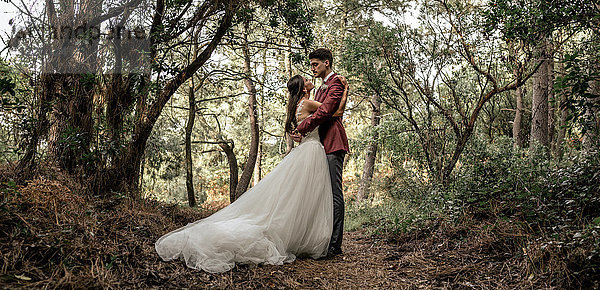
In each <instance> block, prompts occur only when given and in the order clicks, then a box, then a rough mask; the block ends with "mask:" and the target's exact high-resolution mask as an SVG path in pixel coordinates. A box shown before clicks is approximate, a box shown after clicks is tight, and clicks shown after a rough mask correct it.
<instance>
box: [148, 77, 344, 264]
mask: <svg viewBox="0 0 600 290" xmlns="http://www.w3.org/2000/svg"><path fill="white" fill-rule="evenodd" d="M340 79H341V80H342V82H343V84H344V85H345V87H346V91H345V92H344V97H343V99H342V102H341V103H340V108H339V109H338V111H337V112H336V113H335V115H334V116H339V115H341V114H343V110H344V107H345V106H344V105H345V98H346V95H347V90H348V85H347V82H346V80H345V79H343V77H340ZM287 88H288V90H289V93H290V95H289V99H288V107H287V120H286V124H285V130H286V132H288V133H292V131H293V130H295V128H296V126H297V125H298V123H299V122H301V121H302V120H304V119H306V118H307V117H308V116H310V114H311V113H312V112H314V111H316V109H317V108H318V107H319V105H321V104H320V103H319V102H316V101H312V100H309V99H308V98H309V95H310V91H311V90H312V89H313V88H314V85H313V84H312V83H311V82H310V81H309V80H307V79H306V78H304V77H302V76H300V75H296V76H294V77H293V78H291V79H290V80H289V81H288V83H287ZM332 211H333V205H332V193H331V181H330V177H329V168H328V165H327V159H326V157H325V151H324V149H323V145H322V144H321V143H320V140H319V130H318V128H317V129H315V130H313V131H312V132H311V133H309V134H308V135H307V136H306V137H304V138H303V139H302V142H301V143H300V145H299V146H298V147H296V148H295V149H294V150H292V151H291V152H290V153H289V154H288V155H287V156H286V157H285V158H283V160H282V161H281V163H279V164H278V165H277V167H275V168H274V169H273V170H272V171H271V172H270V173H269V174H267V176H265V177H264V178H263V179H262V180H261V181H260V182H259V183H258V184H256V185H255V186H254V187H252V188H251V189H250V190H248V191H247V192H246V193H244V194H243V195H242V196H241V197H240V198H238V199H237V200H236V201H235V202H233V203H231V204H230V205H228V206H227V207H225V208H223V209H221V210H220V211H218V212H216V213H214V214H213V215H211V216H209V217H207V218H204V219H201V220H199V221H196V222H194V223H190V224H188V225H186V226H184V227H182V228H180V229H177V230H175V231H172V232H170V233H168V234H166V235H164V236H162V237H161V238H160V239H158V241H157V242H156V244H155V249H156V252H158V255H159V256H160V257H161V258H162V259H163V260H165V261H170V260H173V259H177V258H183V259H184V260H185V263H186V264H187V266H188V267H190V268H194V269H202V270H204V271H206V272H210V273H220V272H225V271H229V270H231V269H232V268H233V267H234V266H235V263H240V264H249V263H254V264H270V265H281V264H283V263H290V262H293V261H294V260H295V259H296V257H297V256H306V257H311V258H314V259H316V258H320V257H324V256H325V255H327V248H328V245H329V239H330V238H331V233H332V228H333V221H332V219H333V213H332Z"/></svg>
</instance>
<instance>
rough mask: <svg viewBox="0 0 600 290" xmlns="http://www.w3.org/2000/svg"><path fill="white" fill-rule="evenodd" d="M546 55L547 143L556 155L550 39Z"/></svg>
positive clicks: (554, 105) (554, 103)
mask: <svg viewBox="0 0 600 290" xmlns="http://www.w3.org/2000/svg"><path fill="white" fill-rule="evenodd" d="M546 50H547V51H546V53H547V55H548V63H547V69H548V143H549V144H550V151H551V152H552V153H556V142H555V141H554V135H555V134H554V133H555V131H556V130H555V127H556V124H555V121H554V119H555V118H554V115H555V113H554V112H555V109H554V108H555V107H556V101H555V99H554V55H553V53H552V51H553V43H552V38H550V39H549V41H548V45H547V46H546Z"/></svg>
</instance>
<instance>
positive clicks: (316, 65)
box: [310, 58, 329, 78]
mask: <svg viewBox="0 0 600 290" xmlns="http://www.w3.org/2000/svg"><path fill="white" fill-rule="evenodd" d="M328 67H329V61H328V60H325V61H322V60H320V59H318V58H311V59H310V70H312V72H313V75H314V76H315V77H318V78H325V77H326V75H325V72H326V71H327V68H328Z"/></svg>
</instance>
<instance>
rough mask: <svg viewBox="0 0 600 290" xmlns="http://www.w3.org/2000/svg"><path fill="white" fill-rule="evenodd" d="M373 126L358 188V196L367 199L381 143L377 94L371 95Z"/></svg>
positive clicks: (379, 107) (379, 105)
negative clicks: (378, 130)
mask: <svg viewBox="0 0 600 290" xmlns="http://www.w3.org/2000/svg"><path fill="white" fill-rule="evenodd" d="M371 109H372V111H371V128H372V129H373V130H374V133H373V136H372V139H371V143H370V144H369V147H368V148H367V155H366V157H365V165H364V167H363V173H362V178H361V179H360V188H359V189H358V194H357V198H358V199H359V200H360V199H365V198H368V197H369V191H370V190H369V189H370V187H371V180H372V179H373V172H374V169H375V158H376V157H377V147H378V143H379V133H378V132H377V127H378V126H379V122H380V120H381V111H380V109H381V103H380V102H379V98H378V96H377V95H373V97H371Z"/></svg>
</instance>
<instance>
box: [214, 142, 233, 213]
mask: <svg viewBox="0 0 600 290" xmlns="http://www.w3.org/2000/svg"><path fill="white" fill-rule="evenodd" d="M229 143H231V145H229ZM229 143H228V142H221V143H219V146H221V148H222V149H223V152H225V155H226V156H227V163H228V164H229V202H234V201H235V200H236V195H235V189H236V188H237V184H238V164H237V158H236V157H235V152H233V147H234V143H233V141H229Z"/></svg>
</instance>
